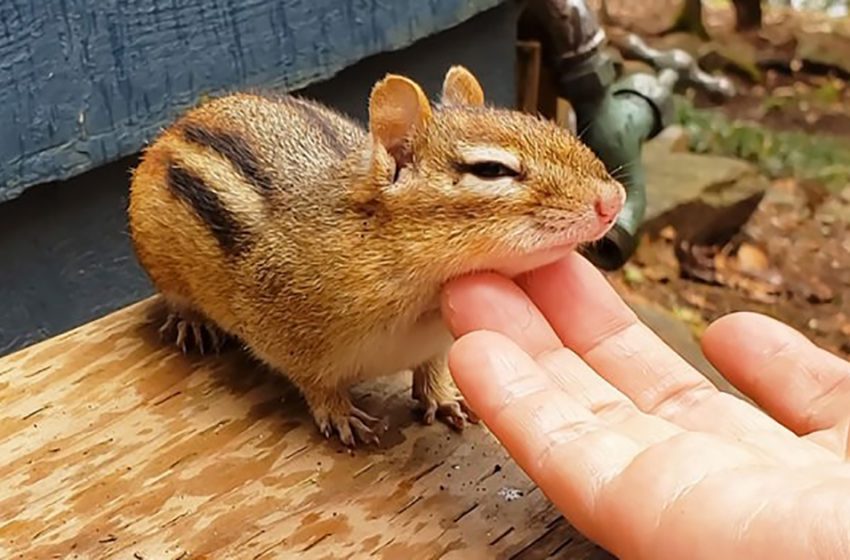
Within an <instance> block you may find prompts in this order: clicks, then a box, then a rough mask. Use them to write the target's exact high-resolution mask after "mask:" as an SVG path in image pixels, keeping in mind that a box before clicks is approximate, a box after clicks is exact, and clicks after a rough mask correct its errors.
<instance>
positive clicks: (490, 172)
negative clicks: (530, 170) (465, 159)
mask: <svg viewBox="0 0 850 560" xmlns="http://www.w3.org/2000/svg"><path fill="white" fill-rule="evenodd" d="M461 169H462V170H463V172H464V173H471V174H472V175H475V176H476V177H478V178H480V179H498V178H500V177H516V176H517V175H519V172H518V171H517V170H515V169H511V168H510V167H508V166H506V165H503V164H501V163H499V162H498V161H483V162H480V163H472V164H462V165H461Z"/></svg>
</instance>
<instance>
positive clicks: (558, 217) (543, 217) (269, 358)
mask: <svg viewBox="0 0 850 560" xmlns="http://www.w3.org/2000/svg"><path fill="white" fill-rule="evenodd" d="M480 91H481V90H480V86H479V85H478V83H477V81H476V80H475V78H474V77H472V75H471V74H469V73H468V71H466V70H465V69H463V68H460V67H454V68H453V69H452V70H450V72H449V73H448V74H447V77H446V81H445V84H444V91H443V100H444V105H442V106H439V107H436V108H434V109H432V108H431V107H430V106H429V104H428V102H427V99H426V98H425V96H424V94H423V93H422V91H421V89H420V88H419V86H418V85H416V84H415V83H413V82H411V81H410V80H408V79H406V78H402V77H400V76H388V77H387V78H385V79H384V80H382V81H381V82H379V83H378V84H377V85H376V86H375V89H374V90H373V93H372V97H371V100H370V127H369V131H366V130H363V129H362V127H360V126H359V125H358V124H356V123H355V122H353V121H351V120H349V119H348V118H347V117H345V116H342V115H340V114H338V113H336V112H335V111H332V110H330V109H328V108H326V107H324V106H321V105H319V104H316V103H313V102H309V101H306V100H297V99H293V98H289V97H285V96H284V97H280V98H268V97H262V96H258V95H250V94H235V95H230V96H227V97H223V98H219V99H216V100H213V101H211V102H209V103H207V104H205V105H202V106H201V107H199V108H196V109H194V110H192V111H190V112H189V113H188V114H186V115H185V116H184V117H183V118H181V119H179V120H178V121H177V122H176V123H175V124H174V125H173V126H171V127H170V128H169V129H168V130H166V131H165V132H164V133H163V134H162V135H161V136H160V137H159V138H158V139H157V140H156V141H155V142H154V143H153V144H152V145H151V146H150V147H149V148H148V149H147V150H146V152H145V154H144V157H143V160H142V162H141V164H140V165H139V166H138V168H137V169H136V170H135V172H134V175H133V182H132V189H131V197H130V207H129V216H130V228H131V234H132V238H133V241H134V246H135V249H136V252H137V255H138V258H139V260H140V262H141V264H142V265H143V267H144V268H145V270H146V271H147V272H148V274H149V275H150V277H151V279H152V280H153V282H154V283H155V285H156V287H157V288H158V289H159V291H160V292H162V294H163V295H164V296H165V298H166V299H167V300H168V301H169V303H170V305H171V306H172V308H173V311H174V313H175V314H176V315H177V316H178V318H180V317H183V318H185V319H182V320H185V321H187V322H188V323H190V324H191V326H192V328H193V329H194V328H196V327H197V325H198V324H199V323H200V324H203V325H204V327H205V328H209V329H213V330H215V331H218V330H220V331H223V332H224V333H228V334H230V335H234V336H236V337H238V338H239V339H240V340H242V341H243V342H244V343H245V344H246V346H247V347H248V348H250V350H251V351H253V352H254V353H255V354H256V355H257V356H258V357H260V358H261V359H263V360H265V361H266V362H267V363H268V364H269V365H271V366H272V367H273V368H275V369H277V370H278V371H281V372H283V373H285V374H286V375H287V376H288V377H289V378H290V379H291V380H292V381H293V382H294V383H296V384H297V385H298V386H299V388H300V389H301V390H302V392H303V393H304V395H305V397H306V399H307V401H308V403H309V405H310V407H311V410H312V411H313V414H314V416H315V418H316V421H317V423H318V425H319V427H320V428H321V429H322V431H323V432H325V434H326V435H327V434H329V433H330V431H331V430H332V429H333V430H336V431H337V432H338V434H339V436H340V437H341V439H342V440H343V441H345V442H346V443H349V444H351V443H353V441H354V435H357V436H358V437H359V438H360V439H366V440H372V439H376V436H375V434H374V431H373V428H374V425H373V424H374V423H375V419H374V418H371V417H369V416H368V415H366V414H365V413H363V412H362V411H360V410H358V409H357V408H356V407H354V406H353V405H352V404H351V402H350V400H349V397H348V394H347V390H348V387H349V386H350V385H351V384H352V383H355V382H357V381H359V380H361V379H365V378H369V377H373V376H375V375H383V374H386V373H392V371H390V370H394V369H398V370H401V369H408V368H409V369H413V370H414V396H415V397H417V398H418V399H419V400H420V402H421V403H422V406H423V408H424V409H425V413H426V414H425V418H426V421H430V420H432V419H433V418H434V416H435V415H441V416H443V417H444V418H445V419H446V420H447V421H448V422H449V423H451V424H453V425H456V426H457V427H462V426H463V423H464V421H465V418H467V417H468V415H467V411H465V409H464V408H463V406H462V405H463V403H462V400H461V399H459V398H458V396H457V395H456V393H455V390H454V387H453V385H452V383H451V379H450V377H449V374H448V372H447V369H446V366H445V351H446V350H447V347H448V344H450V342H451V339H450V337H448V334H447V333H446V332H445V329H444V327H442V324H441V322H440V317H439V312H438V309H439V307H438V296H439V290H440V287H441V286H442V284H443V283H444V282H445V281H446V280H448V279H450V278H451V277H453V276H456V275H459V274H464V273H468V272H470V271H472V270H476V269H480V268H489V267H490V266H491V265H492V264H493V263H494V262H496V261H498V260H499V259H503V258H513V257H514V256H517V255H522V254H524V253H528V252H531V251H533V250H535V249H537V248H539V247H540V246H541V244H543V243H544V242H545V240H546V239H547V236H551V235H552V233H551V231H566V232H567V233H569V232H570V230H569V226H570V224H573V223H574V222H575V223H578V222H579V221H581V220H583V221H581V223H582V224H584V223H587V224H590V223H591V222H592V220H591V219H590V218H588V217H587V216H591V215H592V209H593V204H594V201H595V200H596V199H597V198H598V197H599V196H601V195H600V192H601V190H600V189H601V188H602V187H600V185H602V186H605V185H608V186H610V185H614V186H615V188H617V189H620V190H622V188H621V187H619V185H618V184H617V183H616V182H614V181H613V179H611V178H610V176H609V175H608V173H607V172H606V171H605V169H604V166H603V165H602V164H601V162H599V161H598V160H597V159H596V158H595V157H594V156H593V154H592V153H591V152H590V150H588V149H587V148H586V147H585V146H583V145H582V144H581V143H580V142H578V141H577V140H576V139H575V138H574V137H572V136H570V135H569V134H568V133H567V132H565V131H563V130H561V129H560V128H558V127H557V126H555V125H554V124H552V123H549V122H547V121H544V120H541V119H537V118H535V117H531V116H528V115H523V114H520V113H517V112H513V111H508V110H503V109H495V108H489V107H485V106H483V104H482V100H481V95H480ZM187 131H188V132H187ZM482 144H484V145H491V146H496V147H500V148H502V149H504V150H508V151H510V152H512V153H515V154H517V155H518V156H519V158H520V160H521V161H522V170H521V173H520V175H519V177H517V178H516V182H517V183H518V184H520V186H521V188H520V189H519V191H518V192H515V193H514V194H512V195H511V196H493V195H492V194H489V193H487V192H486V189H485V192H481V190H480V189H479V190H476V189H470V190H466V189H464V188H459V187H458V184H459V182H460V181H461V180H462V179H463V178H464V172H463V171H462V170H461V169H460V168H459V167H458V159H459V155H458V150H459V149H461V147H462V146H465V145H482ZM175 169H177V170H184V171H187V172H190V173H192V174H193V176H195V177H196V178H197V179H198V181H197V182H195V183H192V184H193V185H196V186H197V188H198V190H202V189H207V191H208V192H206V193H203V194H202V193H200V192H195V191H190V192H188V194H186V193H184V194H183V197H182V198H181V196H179V195H180V193H181V192H183V191H181V190H180V189H175V188H174V186H173V185H169V177H172V178H173V177H174V175H175ZM178 176H179V173H178ZM396 177H397V180H396V181H394V178H396ZM476 184H477V183H476ZM605 188H614V187H605ZM611 192H614V191H611ZM222 214H225V215H222ZM217 217H218V218H220V219H216V218H217ZM229 220H230V221H229ZM233 220H235V222H233ZM594 223H595V222H594ZM216 224H218V225H216ZM227 224H231V225H232V226H234V227H228V226H227ZM542 226H545V227H542ZM582 227H584V226H582ZM587 227H590V226H587ZM594 227H595V225H594ZM547 228H548V229H547ZM559 228H560V229H559ZM230 230H233V231H230ZM547 232H549V233H547ZM231 235H232V236H235V237H234V239H236V241H235V242H234V243H235V245H234V243H231V244H228V243H227V241H228V240H230V237H228V236H231ZM559 235H560V234H559ZM571 235H572V234H571ZM598 235H599V232H598V231H595V230H594V233H593V235H590V234H587V233H582V232H578V233H575V235H573V237H575V239H572V238H570V239H571V240H572V241H575V242H576V243H578V242H584V241H589V240H590V239H591V238H592V237H594V236H595V237H598ZM190 316H191V319H190V318H189V317H190ZM184 330H185V328H184ZM405 333H411V336H410V337H407V338H405ZM399 337H400V338H399ZM420 339H421V341H425V342H426V343H427V344H426V345H431V346H433V348H432V349H431V350H429V352H428V353H427V355H421V356H416V357H411V358H410V360H411V362H410V363H403V362H405V360H404V359H402V358H398V356H395V355H394V354H393V349H394V348H393V347H392V345H393V344H394V342H393V341H396V342H397V341H399V340H402V341H403V342H404V344H408V343H410V344H413V343H414V342H416V341H420ZM384 340H386V341H387V342H386V344H389V345H390V347H389V348H385V349H384V350H386V351H387V352H388V356H390V357H388V358H387V359H388V360H389V361H390V362H392V363H387V364H386V368H385V367H384V365H383V364H382V362H381V357H380V355H375V356H373V354H376V351H375V349H376V348H381V347H382V344H383V342H382V341H384ZM184 341H185V337H184ZM398 350H399V354H400V355H401V354H403V352H402V351H401V350H402V349H398ZM380 353H381V352H377V354H380ZM413 354H416V352H413ZM393 358H398V359H397V360H396V361H393ZM399 360H401V361H399ZM396 362H398V363H396ZM376 364H378V365H377V366H376Z"/></svg>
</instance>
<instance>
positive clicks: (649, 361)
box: [519, 253, 717, 417]
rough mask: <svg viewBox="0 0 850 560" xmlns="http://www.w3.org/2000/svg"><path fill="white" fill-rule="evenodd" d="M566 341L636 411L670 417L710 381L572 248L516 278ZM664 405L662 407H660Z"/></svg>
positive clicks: (710, 388)
mask: <svg viewBox="0 0 850 560" xmlns="http://www.w3.org/2000/svg"><path fill="white" fill-rule="evenodd" d="M519 283H520V285H521V286H522V287H523V289H524V290H525V291H526V293H528V295H529V296H530V297H531V299H532V301H534V303H535V304H536V305H537V307H538V308H539V309H540V311H541V312H543V314H544V315H545V316H546V318H547V319H548V321H549V323H550V324H551V325H552V327H553V328H554V330H555V332H556V333H557V334H558V336H559V337H560V339H561V341H562V342H563V343H564V345H565V346H567V347H569V348H572V349H573V350H574V351H575V352H577V353H578V354H579V355H580V356H581V357H582V358H583V359H584V360H585V362H587V363H588V364H589V365H590V366H591V367H593V369H595V370H596V371H597V372H598V373H599V374H600V375H602V376H603V377H604V378H605V379H607V380H608V381H609V382H610V383H611V384H613V385H614V386H615V387H617V388H618V389H620V390H621V391H623V392H624V393H625V394H626V395H628V397H629V398H631V399H632V400H633V401H634V402H635V404H637V405H638V407H639V408H640V409H641V410H644V411H646V412H650V413H658V414H662V413H663V415H665V416H667V417H672V416H675V415H676V412H677V411H678V410H679V409H682V408H688V406H689V405H691V404H693V403H694V402H695V400H698V399H702V398H704V397H705V396H706V395H707V393H708V394H710V393H715V392H717V390H716V389H715V388H714V386H713V385H712V384H711V383H710V382H709V381H708V380H707V379H706V378H705V377H704V376H703V375H702V374H701V373H699V372H698V371H697V370H696V369H694V368H693V367H692V366H691V365H690V364H689V363H688V362H687V361H686V360H685V359H684V358H682V357H681V356H679V355H678V354H677V353H676V352H674V351H673V350H672V349H671V348H670V347H669V346H667V345H666V344H665V343H664V342H663V341H662V340H661V339H660V338H659V337H658V335H656V334H655V333H654V332H653V331H652V330H651V329H650V328H649V327H647V326H646V325H644V324H643V323H641V322H640V321H639V320H638V318H637V316H636V315H635V313H634V312H633V311H632V310H631V309H630V308H629V306H628V305H626V303H625V302H624V301H623V300H622V299H621V298H620V296H619V295H618V294H617V292H616V291H615V290H614V289H613V288H612V287H611V285H610V284H609V283H608V282H607V280H605V278H604V277H603V276H602V274H601V273H600V272H599V271H598V270H597V269H596V268H595V267H594V266H593V265H592V264H590V262H589V261H587V260H586V259H585V258H584V257H582V256H581V255H579V254H577V253H573V254H571V255H570V256H568V257H566V258H565V259H563V260H561V261H558V262H556V263H554V264H552V265H549V266H547V267H544V268H542V269H538V270H536V271H534V272H531V273H530V274H528V275H526V276H524V277H523V278H521V279H520V280H519ZM662 408H663V409H664V410H661V409H662Z"/></svg>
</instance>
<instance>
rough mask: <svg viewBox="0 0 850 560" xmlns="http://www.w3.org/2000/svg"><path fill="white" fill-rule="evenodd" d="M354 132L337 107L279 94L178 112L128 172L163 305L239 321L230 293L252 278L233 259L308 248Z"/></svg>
mask: <svg viewBox="0 0 850 560" xmlns="http://www.w3.org/2000/svg"><path fill="white" fill-rule="evenodd" d="M365 137H366V133H365V131H364V130H363V129H362V128H361V127H360V126H359V125H358V124H356V123H355V122H354V121H352V120H350V119H348V118H347V117H345V116H343V115H341V114H339V113H337V112H335V111H333V110H331V109H329V108H327V107H324V106H322V105H320V104H317V103H313V102H309V101H306V100H302V99H297V98H294V97H289V96H279V97H264V96H259V95H252V94H236V95H232V96H227V97H223V98H219V99H215V100H213V101H210V102H208V103H206V104H204V105H202V106H200V107H198V108H196V109H194V110H192V111H190V112H189V113H187V114H186V115H185V116H183V117H182V118H180V119H179V120H178V121H176V122H175V123H174V125H172V126H171V127H170V128H169V129H167V130H166V131H165V132H164V133H163V134H162V135H161V136H160V137H159V138H158V139H157V140H156V141H155V142H154V143H153V144H152V145H151V146H150V147H149V148H148V149H147V150H146V151H145V154H144V157H143V160H142V162H141V163H140V165H139V166H138V168H137V169H136V170H135V172H134V177H133V183H132V187H131V196H130V208H129V218H130V230H131V234H132V237H133V241H134V247H135V250H136V254H137V255H138V257H139V260H140V262H141V263H142V265H143V266H144V268H145V270H146V271H147V272H148V274H149V276H150V277H151V279H152V280H153V282H154V283H155V284H156V286H157V288H158V289H159V290H160V291H161V292H163V293H165V294H168V296H169V299H170V300H171V301H172V303H173V302H179V301H181V300H186V301H193V302H195V303H200V304H202V307H203V306H205V305H209V306H215V307H217V308H218V309H217V312H219V313H220V314H221V317H223V320H222V322H224V323H232V324H238V323H240V321H239V319H238V317H237V316H238V315H239V313H238V312H237V310H235V309H234V306H236V305H238V297H237V295H238V294H236V293H235V292H238V288H241V287H244V285H242V284H243V283H244V282H250V281H253V280H257V281H259V280H258V279H255V278H252V277H253V276H256V275H255V274H248V273H246V274H240V273H239V271H240V270H241V268H246V269H247V268H249V267H250V266H253V265H251V264H249V263H250V262H251V261H257V260H258V259H259V260H260V261H262V260H264V259H263V257H262V254H263V253H264V252H265V251H272V252H273V253H275V255H274V256H275V258H277V259H285V260H296V259H297V258H299V256H300V255H299V254H300V253H302V252H309V247H308V246H309V245H312V244H314V243H316V242H318V240H317V239H315V238H316V228H315V227H313V224H314V223H316V222H321V223H327V222H328V221H329V220H333V219H335V217H334V211H333V209H334V206H335V205H334V204H332V203H330V204H329V201H333V200H334V199H338V198H341V197H342V196H344V193H343V191H344V188H345V187H344V185H342V184H341V183H340V181H339V180H337V179H338V177H339V167H340V166H341V165H343V162H344V161H345V159H346V156H347V155H348V154H349V153H350V152H352V151H353V150H354V149H355V147H356V146H357V145H358V144H359V143H362V141H363V139H364V138H365ZM258 255H259V256H258ZM240 267H241V268H240ZM302 268H304V269H309V268H310V262H309V261H305V262H303V267H302ZM199 271H200V272H199Z"/></svg>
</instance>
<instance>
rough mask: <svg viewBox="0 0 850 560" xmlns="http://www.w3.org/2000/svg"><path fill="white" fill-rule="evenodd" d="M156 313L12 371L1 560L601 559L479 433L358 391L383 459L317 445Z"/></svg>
mask: <svg viewBox="0 0 850 560" xmlns="http://www.w3.org/2000/svg"><path fill="white" fill-rule="evenodd" d="M161 312H162V310H161V306H160V304H159V301H158V300H157V299H156V298H153V299H150V300H145V301H143V302H140V303H138V304H135V305H133V306H131V307H128V308H126V309H123V310H121V311H118V312H116V313H114V314H112V315H109V316H107V317H105V318H103V319H101V320H98V321H95V322H93V323H90V324H88V325H85V326H83V327H81V328H79V329H76V330H74V331H70V332H68V333H66V334H64V335H61V336H59V337H56V338H54V339H51V340H48V341H45V342H43V343H40V344H38V345H35V346H32V347H30V348H27V349H25V350H22V351H20V352H17V353H15V354H12V355H9V356H7V357H5V358H3V359H0V480H2V482H3V484H2V486H0V557H2V558H4V559H7V558H8V559H12V558H21V559H27V560H36V559H42V558H44V559H47V558H80V559H88V558H92V559H112V558H115V559H130V560H133V559H135V560H149V559H156V560H160V559H163V560H165V559H168V560H176V559H180V560H190V559H213V558H226V559H243V558H245V559H256V560H260V559H271V558H329V559H330V558H334V559H335V558H388V559H390V558H403V559H405V560H410V559H414V558H463V559H466V558H506V559H507V558H517V559H532V558H561V559H580V558H591V557H594V558H598V557H600V551H599V550H598V549H596V548H595V547H594V546H593V545H592V544H591V543H589V542H587V541H586V540H585V539H583V538H582V537H581V536H580V535H578V534H577V533H576V532H575V530H574V529H572V528H571V527H570V526H569V525H568V524H567V523H566V522H565V521H564V520H563V518H562V517H561V516H560V515H559V514H558V513H557V511H555V510H554V509H553V507H552V506H551V504H550V503H549V502H548V500H547V499H546V498H545V496H543V495H542V493H541V492H540V491H539V490H537V489H536V488H535V486H534V485H533V484H532V483H531V482H530V481H529V480H528V479H527V478H526V476H525V475H524V474H523V473H522V472H521V471H520V470H519V469H518V468H517V467H516V466H515V465H514V464H513V463H512V462H511V461H510V460H509V459H508V458H507V457H506V455H505V453H504V452H503V451H502V450H501V448H500V447H499V446H498V444H497V443H496V442H495V441H494V440H493V439H492V436H490V435H489V434H488V433H487V431H486V430H485V429H484V428H483V427H472V428H471V429H468V430H466V431H465V432H464V433H463V434H456V433H453V432H451V431H450V430H449V429H448V428H446V427H445V426H444V425H442V424H438V425H433V426H428V427H425V426H422V425H420V424H419V423H418V421H417V420H416V417H415V415H414V413H413V412H412V408H411V405H412V400H411V399H410V389H409V387H410V379H409V374H407V375H399V376H397V377H393V378H388V379H387V380H385V381H380V382H377V383H370V384H365V385H363V386H362V387H359V388H358V391H357V393H356V394H357V395H358V400H359V402H361V403H362V404H363V406H364V408H366V409H367V410H368V411H370V412H372V413H379V414H382V415H386V416H387V417H388V418H389V421H390V424H391V427H390V430H389V432H388V433H387V434H386V435H385V436H384V442H383V444H382V446H381V448H379V449H374V448H373V449H358V450H355V451H354V452H353V453H350V452H347V451H346V450H344V449H343V448H342V447H341V446H340V445H338V444H336V443H331V442H328V441H326V440H325V439H324V438H322V437H321V436H319V435H318V433H317V431H316V430H315V429H314V427H313V424H312V422H311V421H310V419H309V417H308V415H307V412H306V409H305V406H304V404H303V402H302V400H301V398H300V397H299V395H298V393H297V392H296V391H295V390H294V389H293V388H292V386H291V385H289V384H288V383H287V382H286V381H285V380H284V379H283V378H282V377H280V376H277V375H274V374H272V373H270V372H268V371H266V370H264V369H263V368H262V367H260V366H259V365H257V364H256V363H254V362H252V361H250V360H249V359H248V358H247V357H246V356H245V355H244V354H243V353H242V352H240V351H238V350H231V351H228V352H226V353H224V354H223V355H221V356H218V357H199V356H192V355H189V356H184V355H182V354H180V353H179V352H177V351H176V350H173V349H172V348H171V347H168V346H166V345H164V344H163V343H161V342H160V341H159V338H158V335H157V332H156V331H157V326H158V324H159V321H160V320H161Z"/></svg>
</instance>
